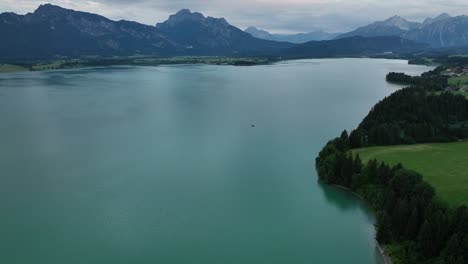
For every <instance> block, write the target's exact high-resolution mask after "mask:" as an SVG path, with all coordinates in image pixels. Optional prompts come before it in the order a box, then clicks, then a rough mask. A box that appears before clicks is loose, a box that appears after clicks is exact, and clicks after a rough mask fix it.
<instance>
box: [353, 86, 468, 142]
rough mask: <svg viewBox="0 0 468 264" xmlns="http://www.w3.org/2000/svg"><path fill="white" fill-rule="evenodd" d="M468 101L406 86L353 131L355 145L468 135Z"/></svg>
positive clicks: (373, 109)
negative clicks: (467, 124)
mask: <svg viewBox="0 0 468 264" xmlns="http://www.w3.org/2000/svg"><path fill="white" fill-rule="evenodd" d="M466 121H468V100H466V99H465V98H464V97H463V96H461V95H454V94H452V93H447V92H446V93H442V94H440V95H434V94H431V93H429V94H428V93H427V91H426V90H424V89H421V88H415V87H413V88H404V89H401V90H399V91H397V92H395V93H393V94H392V95H390V96H389V97H387V98H385V99H383V100H382V101H380V102H379V103H377V104H376V105H375V106H374V107H373V108H372V110H371V111H370V112H369V114H368V115H367V116H366V117H365V118H364V120H363V121H362V122H361V124H360V125H359V126H358V128H357V129H355V130H354V131H352V132H351V134H350V146H351V147H352V148H359V147H368V146H381V145H398V144H414V143H426V142H450V141H456V140H459V139H466V138H468V127H467V126H466V124H465V123H466Z"/></svg>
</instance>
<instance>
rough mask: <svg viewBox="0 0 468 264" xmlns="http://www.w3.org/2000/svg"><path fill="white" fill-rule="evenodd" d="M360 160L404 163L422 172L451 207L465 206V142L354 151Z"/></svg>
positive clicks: (467, 184) (467, 182)
mask: <svg viewBox="0 0 468 264" xmlns="http://www.w3.org/2000/svg"><path fill="white" fill-rule="evenodd" d="M353 153H357V154H359V155H360V157H361V159H362V160H363V161H368V160H370V159H374V158H375V159H377V160H379V161H384V162H386V163H388V164H391V165H395V164H398V163H401V164H403V166H404V167H405V168H408V169H411V170H414V171H417V172H419V173H421V174H422V175H423V177H424V180H426V181H427V182H428V183H429V184H431V185H432V186H433V187H434V188H435V189H436V192H437V195H438V196H439V197H440V198H441V199H442V200H444V201H446V202H448V203H449V204H450V205H453V206H457V205H460V204H466V205H468V141H464V142H455V143H441V144H419V145H404V146H389V147H370V148H362V149H357V150H353Z"/></svg>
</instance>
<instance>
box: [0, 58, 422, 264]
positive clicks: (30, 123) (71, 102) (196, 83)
mask: <svg viewBox="0 0 468 264" xmlns="http://www.w3.org/2000/svg"><path fill="white" fill-rule="evenodd" d="M426 70H428V68H427V67H424V66H411V65H407V63H406V62H405V61H396V60H371V59H329V60H301V61H290V62H281V63H277V64H274V65H266V66H254V67H233V66H206V65H179V66H160V67H110V68H96V69H77V70H66V71H50V72H29V73H12V74H2V75H0V120H1V122H0V172H1V173H0V209H1V210H0V250H1V253H0V262H1V263H12V264H23V263H24V264H30V263H47V264H55V263H56V264H63V263H67V264H74V263H76V264H78V263H87V264H95V263H96V264H98V263H99V264H102V263H115V264H119V263H167V264H171V263H177V264H178V263H204V264H209V263H213V264H218V263H223V264H229V263H232V264H239V263H243V264H249V263H252V264H253V263H255V264H259V263H268V264H273V263H337V264H338V263H350V262H352V263H361V264H367V263H369V264H375V263H380V261H381V260H380V256H379V254H378V253H377V251H376V247H375V246H376V245H375V241H374V227H373V217H372V214H370V213H369V212H368V210H367V209H366V208H365V207H364V206H363V205H362V204H361V203H360V202H359V201H358V200H356V199H355V198H354V197H353V196H351V195H349V194H346V193H343V192H341V191H337V190H335V189H332V188H329V187H324V186H320V185H319V184H318V182H317V175H316V172H315V169H314V158H315V156H316V155H317V153H318V151H319V150H320V149H321V147H322V146H323V145H324V144H325V143H326V142H327V140H329V139H330V138H332V137H334V136H336V135H338V134H339V133H340V132H341V131H342V130H343V129H345V128H346V129H351V128H353V127H355V126H356V125H357V124H358V123H359V121H360V120H361V119H362V118H363V117H364V116H365V115H366V114H367V112H368V111H369V109H370V108H371V107H372V106H373V105H374V104H375V103H376V102H377V101H378V100H380V99H382V98H383V97H384V96H386V95H389V94H390V93H392V92H393V91H395V90H396V89H398V88H399V86H395V85H391V84H388V83H386V82H385V75H386V74H387V73H388V72H390V71H404V72H407V73H411V74H419V73H422V72H423V71H426ZM252 125H254V127H253V126H252Z"/></svg>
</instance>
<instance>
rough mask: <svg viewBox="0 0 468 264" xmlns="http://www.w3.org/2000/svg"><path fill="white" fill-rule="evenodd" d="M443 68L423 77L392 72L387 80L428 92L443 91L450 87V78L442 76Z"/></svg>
mask: <svg viewBox="0 0 468 264" xmlns="http://www.w3.org/2000/svg"><path fill="white" fill-rule="evenodd" d="M440 71H442V68H441V67H438V68H436V69H435V70H433V71H429V72H427V73H424V74H422V75H421V76H410V75H407V74H405V73H402V72H390V73H388V74H387V77H386V80H387V81H388V82H391V83H397V84H405V85H411V86H413V87H416V88H424V89H425V90H428V91H442V90H444V89H445V88H446V87H447V86H448V76H445V75H440V74H439V73H440Z"/></svg>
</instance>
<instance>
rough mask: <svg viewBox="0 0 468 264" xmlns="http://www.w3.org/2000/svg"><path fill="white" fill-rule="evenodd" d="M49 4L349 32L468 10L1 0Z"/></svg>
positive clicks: (431, 5)
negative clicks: (185, 11)
mask: <svg viewBox="0 0 468 264" xmlns="http://www.w3.org/2000/svg"><path fill="white" fill-rule="evenodd" d="M43 3H52V4H56V5H60V6H62V7H66V8H72V9H75V10H80V11H88V12H93V13H98V14H101V15H104V16H106V17H108V18H111V19H115V20H119V19H126V20H133V21H137V22H140V23H145V24H151V25H153V24H155V23H156V22H161V21H164V20H166V19H167V17H168V16H169V15H170V14H172V13H175V12H177V11H178V10H180V9H182V8H189V9H191V10H192V11H198V12H201V13H203V14H204V15H209V16H213V17H224V18H226V19H227V20H228V21H229V22H230V23H231V24H233V25H235V26H237V27H240V28H242V29H244V28H246V27H247V26H256V27H259V28H262V29H266V30H269V31H271V32H277V33H286V32H289V33H293V32H305V31H312V30H317V29H323V30H327V31H331V32H343V31H348V30H351V29H354V28H356V27H358V26H362V25H365V24H368V23H370V22H373V21H376V20H384V19H386V18H388V17H390V16H393V15H395V14H398V15H401V16H403V17H405V18H407V19H409V20H414V21H421V20H423V19H424V18H425V17H428V16H435V15H437V14H439V13H442V12H447V13H450V14H451V15H461V14H468V1H467V0H403V1H402V0H392V1H389V0H49V1H41V0H0V12H16V13H20V14H25V13H28V12H32V11H34V10H35V9H36V8H37V6H38V5H40V4H43Z"/></svg>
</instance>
